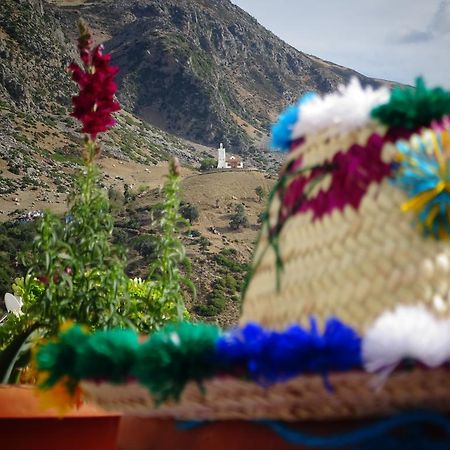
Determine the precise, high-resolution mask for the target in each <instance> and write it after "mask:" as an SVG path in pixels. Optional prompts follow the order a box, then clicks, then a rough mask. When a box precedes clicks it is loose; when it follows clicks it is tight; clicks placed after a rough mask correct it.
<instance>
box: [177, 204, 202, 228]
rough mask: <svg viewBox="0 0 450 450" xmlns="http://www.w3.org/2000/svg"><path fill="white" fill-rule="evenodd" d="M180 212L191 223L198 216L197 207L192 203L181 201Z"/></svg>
mask: <svg viewBox="0 0 450 450" xmlns="http://www.w3.org/2000/svg"><path fill="white" fill-rule="evenodd" d="M180 214H181V215H182V216H183V217H184V218H185V219H186V220H188V221H189V223H190V224H191V225H192V224H193V223H194V222H195V221H196V220H197V219H198V217H199V215H200V213H199V211H198V208H197V207H196V206H195V205H193V204H192V203H185V202H181V205H180Z"/></svg>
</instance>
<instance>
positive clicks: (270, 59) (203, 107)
mask: <svg viewBox="0 0 450 450" xmlns="http://www.w3.org/2000/svg"><path fill="white" fill-rule="evenodd" d="M53 3H55V4H58V5H59V17H60V19H61V21H62V22H64V23H65V24H66V27H67V29H68V30H70V29H75V27H74V24H75V22H76V20H77V19H78V17H79V16H80V15H81V16H83V17H85V18H86V19H87V20H88V21H89V22H90V23H91V24H93V25H94V26H95V28H96V29H97V30H99V31H100V32H101V34H102V36H103V37H104V39H105V46H106V48H107V49H109V50H110V51H112V52H113V58H114V61H115V62H116V63H117V64H119V65H120V67H121V69H122V70H121V73H120V75H119V82H120V94H119V98H120V100H121V101H122V102H123V104H124V105H125V106H126V107H127V108H128V109H129V110H130V111H132V112H133V113H135V114H137V115H138V116H139V117H141V118H143V119H144V120H145V121H147V122H150V123H152V124H154V125H156V126H158V127H161V128H163V129H165V130H166V131H169V132H170V133H174V134H176V135H178V136H182V137H185V138H188V139H190V140H193V141H196V142H200V143H203V144H206V145H212V146H216V145H217V144H218V143H219V142H223V143H224V144H225V146H226V147H229V148H231V149H233V151H235V152H237V153H245V152H246V151H248V150H249V149H251V148H255V147H256V148H259V147H260V145H261V142H264V139H265V137H266V136H267V133H268V130H269V125H270V123H272V122H273V121H274V119H275V118H276V116H277V115H278V113H279V112H280V110H281V109H282V108H283V107H284V106H285V105H286V104H288V103H291V102H293V101H295V100H296V99H297V98H298V97H299V95H301V94H303V93H304V92H306V91H315V92H319V93H324V92H328V91H331V90H334V89H335V88H336V86H337V85H338V84H340V83H343V82H346V81H348V79H349V78H350V77H351V76H353V75H355V76H357V77H358V78H360V80H361V81H362V82H363V84H366V83H370V84H374V85H377V84H380V82H379V81H377V80H372V79H369V78H367V77H364V76H363V75H360V74H358V73H356V72H354V71H352V70H350V69H347V68H345V67H342V66H338V65H336V64H332V63H330V62H327V61H323V60H320V59H319V58H316V57H313V56H309V55H306V54H304V53H302V52H300V51H297V50H296V49H294V48H292V47H291V46H289V45H287V44H286V43H284V42H283V41H282V40H281V39H279V38H277V37H276V36H275V35H274V34H272V33H271V32H269V31H268V30H266V29H265V28H263V27H262V26H261V25H260V24H258V22H257V21H256V20H255V19H254V18H253V17H251V16H250V15H249V14H247V13H246V12H244V11H243V10H242V9H240V8H239V7H237V6H235V5H233V4H232V3H231V2H230V1H229V0H98V1H95V2H85V3H84V2H82V1H76V2H73V1H67V0H54V1H53ZM83 3H84V4H83Z"/></svg>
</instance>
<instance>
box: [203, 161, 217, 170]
mask: <svg viewBox="0 0 450 450" xmlns="http://www.w3.org/2000/svg"><path fill="white" fill-rule="evenodd" d="M215 168H217V160H216V159H214V158H204V159H202V161H201V162H200V170H201V171H202V172H207V171H208V170H213V169H215Z"/></svg>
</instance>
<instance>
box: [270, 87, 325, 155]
mask: <svg viewBox="0 0 450 450" xmlns="http://www.w3.org/2000/svg"><path fill="white" fill-rule="evenodd" d="M314 97H316V94H314V93H313V92H307V93H306V94H305V95H303V96H302V97H301V98H300V100H299V101H298V102H297V103H296V104H295V105H291V106H289V107H288V108H287V109H286V110H285V111H284V112H283V113H282V114H281V115H280V117H279V118H278V122H277V123H276V124H275V125H272V142H271V147H272V149H273V150H281V151H288V150H289V146H290V144H291V142H292V131H293V129H294V126H295V124H296V123H297V122H298V121H299V120H300V111H301V107H302V105H304V104H305V103H307V102H309V101H310V100H312V99H313V98H314Z"/></svg>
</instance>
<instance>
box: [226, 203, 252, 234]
mask: <svg viewBox="0 0 450 450" xmlns="http://www.w3.org/2000/svg"><path fill="white" fill-rule="evenodd" d="M248 225H249V222H248V218H247V214H246V212H245V208H244V206H243V205H242V204H239V205H236V208H235V210H234V213H233V215H232V216H231V219H230V228H231V229H232V230H239V228H240V227H248Z"/></svg>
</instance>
